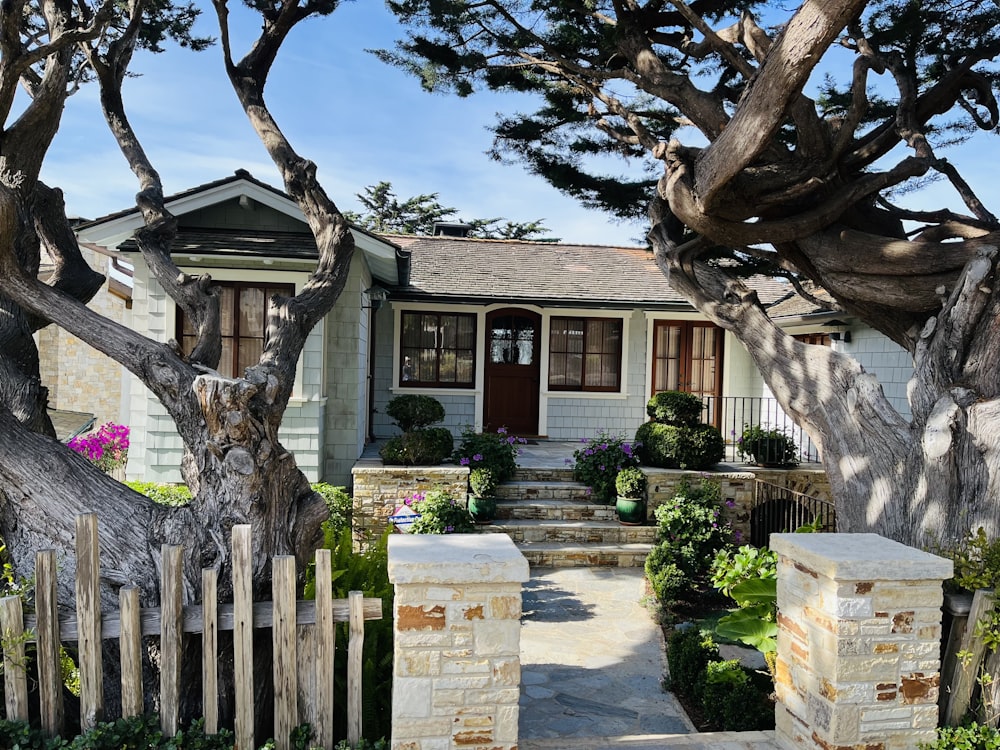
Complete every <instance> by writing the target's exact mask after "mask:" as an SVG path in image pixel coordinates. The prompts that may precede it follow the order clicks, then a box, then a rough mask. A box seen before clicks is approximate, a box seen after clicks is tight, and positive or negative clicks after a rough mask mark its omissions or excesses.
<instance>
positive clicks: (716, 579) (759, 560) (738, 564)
mask: <svg viewBox="0 0 1000 750" xmlns="http://www.w3.org/2000/svg"><path fill="white" fill-rule="evenodd" d="M777 577H778V553H777V552H772V551H771V550H769V549H768V548H767V547H760V548H758V547H754V546H752V545H749V544H745V545H743V546H742V547H740V548H739V549H737V550H731V549H728V548H727V549H721V550H719V551H718V552H717V553H716V555H715V559H714V560H712V570H711V581H712V586H713V588H716V589H718V590H719V591H721V592H722V593H723V594H725V595H726V596H729V592H730V591H731V590H732V588H733V586H735V585H736V584H738V583H742V582H743V581H747V580H750V579H752V578H762V579H763V578H777Z"/></svg>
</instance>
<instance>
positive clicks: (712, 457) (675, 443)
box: [635, 422, 726, 471]
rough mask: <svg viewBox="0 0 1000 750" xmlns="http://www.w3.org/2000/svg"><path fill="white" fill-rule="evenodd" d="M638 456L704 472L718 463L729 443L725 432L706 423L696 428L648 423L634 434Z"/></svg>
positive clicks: (659, 464) (662, 465)
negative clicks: (724, 436) (723, 436)
mask: <svg viewBox="0 0 1000 750" xmlns="http://www.w3.org/2000/svg"><path fill="white" fill-rule="evenodd" d="M635 442H636V444H637V445H638V446H639V447H638V453H639V459H640V460H641V461H642V463H643V464H646V465H647V466H657V467H659V468H661V469H690V470H692V471H701V470H703V469H708V468H711V467H712V466H714V465H715V464H717V463H719V461H721V460H722V457H723V456H724V455H725V451H726V446H725V443H724V442H723V440H722V433H720V432H719V430H718V429H717V428H715V427H712V426H711V425H707V424H701V425H695V426H694V427H680V426H677V425H670V424H660V423H659V422H646V423H645V424H643V425H641V426H640V427H639V429H638V430H637V431H636V433H635Z"/></svg>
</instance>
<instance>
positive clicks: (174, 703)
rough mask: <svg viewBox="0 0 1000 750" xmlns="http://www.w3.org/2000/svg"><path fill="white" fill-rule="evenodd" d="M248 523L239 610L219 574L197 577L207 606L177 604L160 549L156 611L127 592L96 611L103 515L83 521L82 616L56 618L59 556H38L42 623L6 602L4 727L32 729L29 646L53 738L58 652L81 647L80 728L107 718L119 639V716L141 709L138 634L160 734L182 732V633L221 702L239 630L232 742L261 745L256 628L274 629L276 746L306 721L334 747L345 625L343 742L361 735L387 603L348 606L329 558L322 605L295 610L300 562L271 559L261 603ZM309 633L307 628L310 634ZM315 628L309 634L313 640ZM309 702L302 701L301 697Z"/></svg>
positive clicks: (178, 579)
mask: <svg viewBox="0 0 1000 750" xmlns="http://www.w3.org/2000/svg"><path fill="white" fill-rule="evenodd" d="M250 542H251V538H250V526H235V527H233V531H232V559H233V602H231V603H219V602H218V600H217V599H218V597H217V593H216V592H217V571H215V570H214V569H211V568H206V569H205V570H203V571H202V602H201V604H196V605H188V606H182V587H183V579H182V553H183V549H184V548H183V547H180V546H174V545H163V547H162V572H161V579H160V606H159V607H143V608H140V607H139V591H138V589H137V588H136V587H135V586H124V587H122V589H121V593H120V610H119V611H117V612H101V610H100V595H99V586H100V561H99V544H98V535H97V514H96V513H87V514H84V515H81V516H78V517H77V519H76V558H77V566H76V612H75V613H72V614H70V615H69V616H63V617H60V616H59V612H58V608H57V603H56V556H55V552H54V551H53V550H45V551H42V552H39V553H38V556H37V559H36V562H35V614H34V615H27V616H26V615H25V614H24V613H23V610H22V603H21V598H20V597H18V596H8V597H3V598H0V630H2V632H3V635H4V637H3V644H2V645H3V660H4V661H3V663H4V697H5V704H6V712H7V718H8V719H22V720H28V719H29V715H28V688H27V685H28V674H27V669H26V667H25V665H26V663H27V662H26V660H25V643H27V642H32V641H34V642H35V643H36V645H37V648H36V661H37V667H38V675H37V676H38V690H39V706H40V714H41V715H40V717H39V720H40V724H41V728H42V730H43V731H44V732H45V733H46V734H48V735H49V736H56V735H59V734H60V733H61V731H62V728H63V716H64V707H63V702H62V673H61V667H60V648H61V644H62V643H64V642H67V641H75V642H76V643H77V646H78V666H79V670H80V713H81V716H80V719H81V726H82V727H83V728H84V729H89V728H90V727H93V726H94V725H95V724H96V723H97V722H98V721H100V720H101V719H102V718H103V715H104V699H103V678H102V668H103V662H102V658H101V644H102V640H103V639H118V641H119V644H120V653H121V680H122V714H123V715H124V716H134V715H139V714H141V713H142V712H143V684H142V637H143V636H156V637H159V639H160V652H161V656H160V686H159V688H160V725H161V728H162V730H163V732H164V734H166V735H168V736H173V735H175V734H176V733H177V730H178V719H179V715H178V714H179V706H180V694H181V689H182V685H181V666H182V661H181V653H182V641H183V637H184V634H186V633H200V634H201V642H202V665H201V668H202V690H203V695H204V696H217V695H218V673H217V667H218V657H217V654H218V633H219V631H220V630H222V631H225V630H231V631H233V647H234V651H235V693H236V694H235V711H236V713H235V720H234V721H235V727H234V733H235V741H236V747H238V748H241V750H243V749H245V750H252V749H253V748H255V747H257V745H256V744H255V743H254V710H253V696H254V686H253V639H254V629H260V628H270V629H271V638H272V644H273V681H274V737H275V742H276V745H277V747H278V749H279V750H285V749H286V748H289V746H290V740H289V737H290V734H291V732H292V730H293V729H294V728H295V727H296V726H298V725H299V724H300V723H302V722H303V721H308V722H309V723H310V724H311V726H312V729H313V731H314V735H315V737H314V743H315V744H316V745H317V746H320V747H323V748H327V749H330V748H332V747H333V746H334V743H335V738H334V737H333V726H332V724H333V674H334V637H335V633H334V630H335V628H334V623H336V622H349V623H350V625H349V630H350V638H349V642H348V654H347V685H348V691H347V692H348V698H347V712H348V722H347V733H348V736H347V739H348V740H349V741H350V742H351V743H352V744H354V743H357V741H358V739H359V738H360V736H361V664H362V659H361V649H362V645H363V642H364V621H365V620H378V619H381V617H382V601H381V600H380V599H371V598H367V599H366V598H364V597H363V596H362V594H361V593H360V592H358V591H352V592H351V593H350V595H349V598H348V599H337V600H335V599H333V597H332V565H331V554H330V551H329V550H323V549H321V550H317V551H316V600H315V601H296V600H295V589H296V576H295V558H294V557H292V556H290V555H281V556H276V557H274V558H272V579H273V587H272V591H273V593H272V601H266V602H254V601H253V597H252V595H251V590H252V589H251V570H252V560H251V552H250V550H251V544H250ZM303 626H312V627H311V628H308V629H306V628H304V627H303ZM307 630H310V631H311V632H306V631H307ZM300 697H302V698H304V699H305V702H306V703H305V704H303V705H300V704H299V698H300ZM204 718H205V729H206V731H207V732H209V733H215V732H217V731H218V723H219V716H218V702H217V701H215V700H208V699H207V698H206V700H205V701H204Z"/></svg>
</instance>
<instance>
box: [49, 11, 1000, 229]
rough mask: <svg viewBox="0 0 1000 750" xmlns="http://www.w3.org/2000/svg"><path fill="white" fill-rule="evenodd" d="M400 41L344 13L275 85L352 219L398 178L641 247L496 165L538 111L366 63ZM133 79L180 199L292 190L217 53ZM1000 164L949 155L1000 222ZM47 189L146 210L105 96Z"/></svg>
mask: <svg viewBox="0 0 1000 750" xmlns="http://www.w3.org/2000/svg"><path fill="white" fill-rule="evenodd" d="M205 7H206V8H207V10H206V11H205V15H204V17H203V18H202V19H201V21H200V22H199V31H200V33H202V34H207V35H212V36H217V35H218V34H217V29H216V25H215V16H214V13H213V12H212V11H211V9H210V6H207V5H206V6H205ZM231 19H232V22H233V29H234V48H235V52H236V54H237V55H241V54H242V52H243V51H244V50H245V49H246V45H248V44H249V43H250V41H251V40H252V38H253V37H254V35H255V33H256V28H257V26H256V20H255V18H254V17H253V16H252V14H250V13H249V12H248V11H246V10H245V8H244V7H243V5H242V4H241V3H240V2H239V0H232V5H231ZM401 35H402V32H401V30H400V29H399V27H398V26H397V25H396V22H395V20H394V19H393V17H392V16H391V14H390V13H389V12H388V11H387V10H386V9H385V7H384V4H383V3H382V2H381V1H380V0H360V2H345V3H343V4H342V6H341V7H340V8H339V9H338V10H337V11H336V12H335V13H333V14H332V15H331V16H330V17H329V18H325V19H314V20H311V21H309V22H307V23H305V24H303V25H302V26H301V28H299V29H297V30H296V32H295V33H293V35H292V37H291V38H290V40H289V42H288V43H287V44H286V46H285V48H284V49H283V50H282V52H281V54H280V55H279V58H278V62H277V64H276V66H275V69H274V71H273V73H272V76H271V80H270V82H269V84H268V88H267V91H266V95H267V98H268V102H269V105H270V106H271V109H272V112H273V113H274V115H275V116H276V118H277V119H278V122H279V124H280V125H281V127H282V128H283V130H284V131H285V133H286V134H287V135H288V136H289V138H290V139H291V141H292V143H293V145H294V146H295V148H296V149H297V150H298V151H299V153H300V154H302V155H304V156H306V157H308V158H310V159H312V160H313V161H315V162H316V164H317V165H318V167H319V177H320V180H321V182H322V183H323V185H324V187H325V188H326V190H327V192H328V194H329V195H330V196H331V197H332V198H333V199H334V200H335V201H336V202H337V203H338V205H339V206H340V207H341V208H343V209H351V210H357V209H358V208H359V206H358V204H357V201H356V199H355V197H354V196H355V193H358V192H360V191H361V190H362V189H363V188H364V187H365V186H366V185H372V184H375V183H376V182H378V181H380V180H388V181H390V182H391V183H392V184H393V186H394V188H395V191H396V194H397V195H398V196H399V197H401V198H406V197H409V196H411V195H415V194H418V193H430V192H437V193H439V194H440V201H441V202H442V203H443V204H445V205H448V206H454V207H456V208H458V209H459V213H460V215H461V216H463V217H465V218H486V217H495V216H502V217H504V218H507V219H511V220H517V221H528V220H534V219H543V220H544V221H545V224H546V225H547V226H548V228H549V229H550V234H551V235H553V236H557V237H560V238H562V239H563V240H564V241H571V242H581V243H593V244H628V245H631V244H635V241H636V240H637V239H638V238H639V237H640V236H641V235H642V234H643V229H642V228H641V227H638V226H634V225H622V224H616V223H613V222H612V221H611V220H609V219H608V218H607V217H605V216H604V215H602V214H600V213H597V212H594V211H588V210H586V209H584V208H582V207H580V206H579V205H578V204H577V203H576V202H575V201H574V200H573V199H571V198H568V197H566V196H563V195H562V194H560V193H558V192H557V191H556V190H555V189H554V188H551V187H550V186H548V184H546V183H545V182H544V181H543V180H541V179H540V178H538V177H535V176H533V175H530V174H528V173H527V172H526V171H525V170H524V169H523V168H522V167H521V166H519V165H504V164H498V163H496V162H493V161H492V160H490V158H489V157H488V156H486V154H485V153H484V152H485V151H486V150H487V149H488V148H489V147H490V144H491V140H492V138H491V135H490V133H489V132H488V130H487V127H488V126H489V125H490V124H491V123H493V122H494V120H495V113H497V112H501V111H502V112H506V113H509V112H512V111H517V110H530V102H528V101H527V100H526V99H524V98H523V97H521V96H518V95H498V94H494V93H488V94H477V95H474V96H472V97H469V98H467V99H459V98H457V97H454V96H450V95H432V94H428V93H426V92H424V91H423V90H422V89H421V88H420V86H419V83H418V82H417V81H416V79H414V78H412V77H410V76H408V75H406V74H404V73H403V72H401V71H398V70H395V69H393V68H390V67H388V66H386V65H384V64H383V63H381V62H379V61H378V60H377V59H376V58H375V57H374V56H373V55H371V54H369V53H367V52H366V51H365V50H366V49H368V48H373V47H388V46H391V44H392V41H393V40H394V39H395V38H397V37H399V36H401ZM133 69H134V70H135V71H136V72H139V73H141V74H142V75H141V77H138V78H133V79H130V80H128V81H126V84H125V101H126V107H127V108H128V112H129V116H130V118H131V119H132V122H133V125H134V126H135V128H136V130H137V131H138V133H139V136H140V138H141V139H142V142H143V144H144V146H145V148H146V150H147V152H148V153H149V155H150V157H151V159H152V161H153V164H154V165H155V166H156V168H157V169H158V170H159V172H160V175H161V177H162V179H163V183H164V188H165V190H166V191H167V192H168V193H172V192H178V191H181V190H185V189H187V188H189V187H193V186H195V185H199V184H202V183H205V182H209V181H211V180H214V179H218V178H220V177H224V176H227V175H229V174H232V173H233V172H234V171H235V170H236V169H239V168H245V169H248V170H250V171H251V172H252V173H253V174H254V175H255V176H256V177H258V178H259V179H261V180H264V181H266V182H270V183H272V184H274V185H277V186H280V184H281V183H280V179H279V178H278V174H277V171H276V170H275V168H274V166H273V165H272V164H271V162H270V160H269V158H268V156H267V154H266V152H265V151H264V149H263V147H262V146H261V145H260V143H259V141H258V140H257V137H256V135H255V134H254V133H253V131H252V129H251V128H250V125H249V123H248V122H247V120H246V118H245V116H244V115H243V112H242V110H241V109H240V107H239V104H238V103H237V101H236V97H235V94H233V92H232V90H231V88H230V86H229V82H228V80H227V79H226V76H225V72H224V70H223V66H222V59H221V52H220V50H219V48H218V47H213V48H211V49H209V50H207V51H205V52H201V53H192V52H189V51H186V50H177V49H170V50H168V52H167V53H165V54H162V55H156V56H153V55H148V54H147V55H141V56H139V57H137V59H136V61H135V65H134V66H133ZM996 154H997V150H996V139H995V138H993V137H991V136H989V135H988V134H980V135H977V136H976V137H975V138H974V139H973V140H972V141H971V142H970V143H968V144H966V145H965V146H963V147H961V148H960V149H955V150H953V151H950V152H948V153H947V155H948V156H949V158H951V159H952V160H953V161H954V162H955V163H956V164H957V165H958V167H959V169H960V170H962V172H963V174H964V175H965V176H966V179H968V180H969V181H970V182H971V183H972V184H973V186H974V187H975V188H976V189H977V190H979V191H980V197H981V198H983V199H984V200H985V202H986V203H987V205H988V206H990V207H991V208H993V209H994V210H995V211H1000V205H996V204H995V203H994V201H993V200H992V197H993V195H995V194H996V191H995V190H994V189H993V185H994V184H995V182H994V181H995V175H996V173H997V169H998V167H1000V160H998V159H997V155H996ZM900 155H901V154H900ZM43 179H45V180H47V181H48V182H49V184H52V185H56V186H59V187H62V188H63V190H64V192H65V195H66V203H67V209H68V211H69V212H71V213H73V214H76V215H79V216H84V217H87V218H94V217H96V216H99V215H102V214H106V213H110V212H112V211H117V210H119V209H122V208H127V207H129V206H131V205H133V204H134V194H135V191H136V181H135V178H134V176H133V175H132V173H131V172H130V171H129V170H128V167H127V165H126V163H125V161H124V159H123V158H122V156H121V154H120V153H119V151H118V148H117V146H116V144H115V143H114V140H113V139H112V137H111V136H110V134H109V133H108V130H107V127H106V125H105V123H104V121H103V116H102V115H101V112H100V107H99V104H98V101H97V90H96V88H95V87H93V86H89V87H85V88H84V89H82V90H81V91H80V92H79V93H77V94H76V95H75V96H74V97H72V99H71V100H70V102H69V104H68V106H67V109H66V112H65V114H64V116H63V121H62V127H61V129H60V132H59V134H58V136H57V138H56V141H55V143H54V144H53V147H52V149H51V151H50V153H49V157H48V159H47V161H46V166H45V168H44V169H43ZM991 193H992V194H991ZM907 200H908V202H910V203H911V204H913V205H915V206H917V207H921V208H940V207H941V206H942V205H949V206H951V207H953V208H961V206H959V205H958V204H957V202H956V201H955V199H954V194H953V193H952V192H951V191H950V190H948V189H947V187H946V186H945V185H944V184H941V183H939V184H937V185H934V186H932V187H931V188H929V189H926V190H924V191H922V192H921V193H920V194H918V195H916V196H910V197H908V199H907ZM991 204H992V205H991Z"/></svg>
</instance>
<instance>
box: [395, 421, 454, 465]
mask: <svg viewBox="0 0 1000 750" xmlns="http://www.w3.org/2000/svg"><path fill="white" fill-rule="evenodd" d="M454 445H455V438H454V437H452V434H451V430H449V429H448V428H447V427H427V428H425V429H422V430H413V431H412V432H404V433H403V434H402V435H397V436H396V437H394V438H390V439H389V440H388V441H386V444H385V445H383V446H382V448H381V449H380V450H379V452H378V454H379V456H381V457H382V462H383V463H386V464H397V465H399V464H401V465H403V466H433V465H435V464H439V463H441V462H442V461H444V459H445V458H447V457H448V456H449V455H451V451H452V448H453V447H454Z"/></svg>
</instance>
